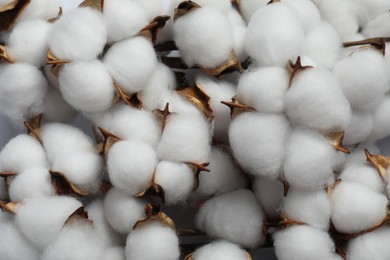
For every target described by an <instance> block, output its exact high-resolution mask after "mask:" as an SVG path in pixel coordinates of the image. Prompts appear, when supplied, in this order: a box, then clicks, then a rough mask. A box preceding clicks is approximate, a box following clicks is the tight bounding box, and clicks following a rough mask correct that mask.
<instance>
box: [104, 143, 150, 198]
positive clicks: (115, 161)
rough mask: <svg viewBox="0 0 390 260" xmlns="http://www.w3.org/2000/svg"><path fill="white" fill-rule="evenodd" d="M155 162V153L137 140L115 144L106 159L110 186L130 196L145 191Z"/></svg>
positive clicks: (148, 146)
mask: <svg viewBox="0 0 390 260" xmlns="http://www.w3.org/2000/svg"><path fill="white" fill-rule="evenodd" d="M156 160H157V158H156V152H155V150H154V149H153V147H152V146H150V145H149V144H146V143H144V142H140V141H138V140H125V141H120V142H117V143H115V144H114V145H113V146H112V147H111V148H110V150H109V153H108V158H107V169H108V174H109V177H110V181H111V183H112V185H114V187H115V188H117V189H120V190H123V191H126V192H127V193H130V194H132V195H135V194H137V193H140V192H142V191H144V190H146V188H148V186H149V185H150V184H151V181H152V176H153V171H154V167H155V165H156Z"/></svg>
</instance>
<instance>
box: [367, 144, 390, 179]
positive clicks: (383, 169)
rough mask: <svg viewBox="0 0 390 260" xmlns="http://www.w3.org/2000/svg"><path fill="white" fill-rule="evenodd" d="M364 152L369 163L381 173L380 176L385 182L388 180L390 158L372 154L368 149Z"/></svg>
mask: <svg viewBox="0 0 390 260" xmlns="http://www.w3.org/2000/svg"><path fill="white" fill-rule="evenodd" d="M364 152H365V154H366V157H367V161H369V162H370V163H371V164H372V165H373V166H374V167H375V169H376V170H377V172H378V173H379V176H380V177H381V179H382V180H383V181H386V180H387V169H388V168H389V166H390V157H388V156H384V155H381V154H377V155H374V154H371V153H370V152H369V151H368V149H364Z"/></svg>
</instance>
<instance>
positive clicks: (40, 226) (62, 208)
mask: <svg viewBox="0 0 390 260" xmlns="http://www.w3.org/2000/svg"><path fill="white" fill-rule="evenodd" d="M81 206H82V205H81V203H80V202H79V201H78V200H76V199H74V198H71V197H44V198H29V199H26V200H24V201H23V202H22V203H21V204H20V206H19V208H18V211H17V214H16V223H17V224H18V226H19V228H20V230H21V231H22V232H23V234H24V235H25V236H26V237H27V238H28V239H29V240H30V241H31V243H33V244H34V245H35V246H37V247H39V248H40V249H43V248H44V247H46V246H47V245H49V244H50V243H51V242H53V241H54V240H55V239H56V238H57V236H58V235H59V234H60V232H61V230H62V227H63V226H64V224H65V221H66V220H67V219H68V217H69V216H70V215H71V214H72V213H73V212H74V211H75V210H76V209H78V208H79V207H81Z"/></svg>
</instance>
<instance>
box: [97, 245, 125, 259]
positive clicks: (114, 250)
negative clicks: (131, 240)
mask: <svg viewBox="0 0 390 260" xmlns="http://www.w3.org/2000/svg"><path fill="white" fill-rule="evenodd" d="M102 260H126V256H125V248H124V247H123V246H115V247H110V248H108V249H105V253H104V257H103V259H102Z"/></svg>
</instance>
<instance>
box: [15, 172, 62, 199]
mask: <svg viewBox="0 0 390 260" xmlns="http://www.w3.org/2000/svg"><path fill="white" fill-rule="evenodd" d="M8 192H9V197H10V199H11V201H22V200H24V199H27V198H37V197H48V196H54V194H55V190H54V187H53V185H52V183H51V179H50V174H49V171H48V170H47V169H45V168H32V169H29V170H26V171H23V172H21V173H19V174H18V175H16V176H15V178H14V179H13V180H12V182H11V184H10V185H9V188H8Z"/></svg>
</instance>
